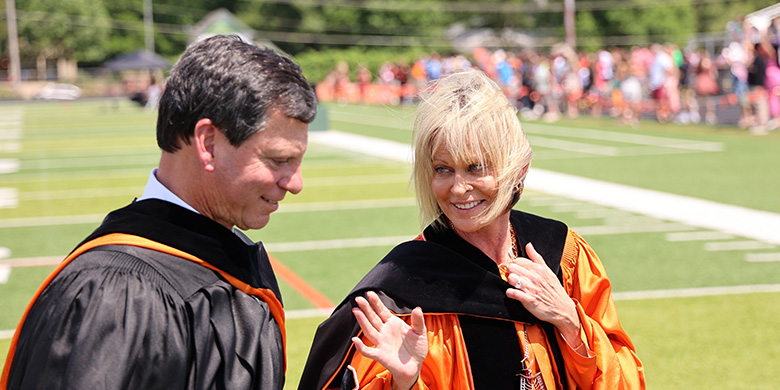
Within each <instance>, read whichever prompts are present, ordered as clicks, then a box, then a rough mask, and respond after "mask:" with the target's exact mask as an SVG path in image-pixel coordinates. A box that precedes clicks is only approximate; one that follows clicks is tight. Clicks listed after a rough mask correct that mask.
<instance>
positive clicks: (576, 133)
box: [524, 123, 724, 152]
mask: <svg viewBox="0 0 780 390" xmlns="http://www.w3.org/2000/svg"><path fill="white" fill-rule="evenodd" d="M524 130H525V131H526V133H528V134H543V135H554V136H560V137H571V138H582V139H594V140H600V141H611V142H623V143H628V144H636V145H646V146H658V147H664V148H673V149H686V150H693V151H706V152H719V151H722V150H723V147H724V146H723V144H722V143H720V142H707V141H690V140H682V139H678V138H668V137H658V136H653V135H643V134H630V133H620V132H615V131H605V130H596V129H584V128H580V127H576V128H573V127H562V126H555V125H545V124H541V123H534V124H533V125H530V126H525V127H524Z"/></svg>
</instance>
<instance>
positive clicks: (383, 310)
mask: <svg viewBox="0 0 780 390" xmlns="http://www.w3.org/2000/svg"><path fill="white" fill-rule="evenodd" d="M366 296H367V297H368V301H369V302H370V303H371V308H372V309H373V310H374V312H375V313H376V314H377V315H378V316H379V318H380V319H381V320H382V322H383V323H384V322H387V320H389V319H390V317H393V313H391V312H390V310H388V309H387V306H385V304H384V303H382V301H381V300H380V299H379V295H377V293H375V292H373V291H369V292H368V293H366Z"/></svg>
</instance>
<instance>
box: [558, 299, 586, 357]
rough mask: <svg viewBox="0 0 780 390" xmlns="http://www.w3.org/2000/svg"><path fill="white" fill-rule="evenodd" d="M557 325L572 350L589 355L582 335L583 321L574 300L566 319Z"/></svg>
mask: <svg viewBox="0 0 780 390" xmlns="http://www.w3.org/2000/svg"><path fill="white" fill-rule="evenodd" d="M555 327H556V329H558V332H559V333H560V334H561V337H563V340H564V341H566V344H569V347H571V349H572V350H574V351H575V352H577V353H579V354H580V355H582V356H587V355H588V347H587V345H585V342H584V341H583V340H582V337H581V334H582V321H581V320H580V316H579V314H578V313H577V307H576V304H575V303H574V301H572V308H571V310H570V311H568V315H566V316H565V317H564V320H563V321H562V322H561V323H560V324H559V325H556V326H555Z"/></svg>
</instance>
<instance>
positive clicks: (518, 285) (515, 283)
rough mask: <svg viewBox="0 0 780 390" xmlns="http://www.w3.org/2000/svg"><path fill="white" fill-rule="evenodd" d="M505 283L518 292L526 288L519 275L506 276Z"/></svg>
mask: <svg viewBox="0 0 780 390" xmlns="http://www.w3.org/2000/svg"><path fill="white" fill-rule="evenodd" d="M506 281H507V283H509V284H510V285H512V287H513V288H514V289H516V290H520V289H522V288H523V287H525V286H526V283H524V281H523V278H522V277H521V276H520V275H518V274H515V273H511V274H509V276H507V278H506Z"/></svg>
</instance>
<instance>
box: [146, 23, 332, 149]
mask: <svg viewBox="0 0 780 390" xmlns="http://www.w3.org/2000/svg"><path fill="white" fill-rule="evenodd" d="M159 107H160V108H159V114H158V117H157V145H158V146H159V147H160V148H161V149H162V150H165V151H166V152H171V153H172V152H175V151H177V150H179V149H180V148H181V145H180V144H179V142H180V141H183V142H185V143H189V142H190V137H191V136H192V134H193V132H194V129H195V124H196V123H197V122H198V121H199V120H201V119H203V118H208V119H211V121H212V123H213V124H214V125H215V126H216V127H218V128H219V129H220V130H221V131H222V132H223V133H224V134H225V136H226V137H227V139H228V140H229V141H230V144H231V145H233V146H240V145H241V143H243V142H244V141H245V140H246V139H247V138H249V137H250V136H252V135H253V134H255V133H256V132H258V131H260V130H262V129H263V126H264V125H265V121H266V115H267V113H268V110H269V109H271V108H273V109H279V110H281V112H282V113H283V114H284V115H286V116H287V117H289V118H294V119H298V120H300V121H302V122H305V123H311V121H312V120H313V119H314V115H315V114H316V113H317V98H316V96H315V94H314V88H313V87H312V85H311V84H310V83H309V82H308V81H307V80H306V79H305V78H304V77H303V75H302V74H301V68H300V67H299V66H298V65H296V64H295V63H293V62H292V61H291V60H289V59H287V58H284V57H282V56H280V55H278V54H276V53H275V52H274V51H272V50H268V49H262V48H260V47H257V46H254V45H252V44H249V43H246V42H244V41H242V40H241V39H240V38H239V37H237V36H226V35H217V36H214V37H211V38H208V39H205V40H202V41H200V42H197V43H194V44H192V45H191V46H190V47H188V48H187V50H186V51H185V52H184V54H182V56H181V58H179V61H178V62H177V63H176V65H175V66H174V68H173V70H172V71H171V75H170V77H169V78H168V80H167V81H166V83H165V90H164V92H163V94H162V97H161V98H160V103H159Z"/></svg>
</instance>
